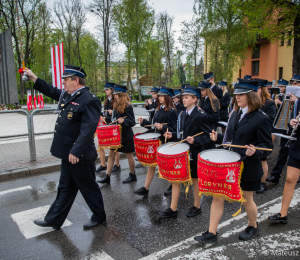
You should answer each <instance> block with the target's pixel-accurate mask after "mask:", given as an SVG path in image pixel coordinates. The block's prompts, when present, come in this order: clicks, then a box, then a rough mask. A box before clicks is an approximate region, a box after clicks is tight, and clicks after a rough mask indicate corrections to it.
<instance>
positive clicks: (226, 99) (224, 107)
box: [219, 81, 230, 134]
mask: <svg viewBox="0 0 300 260" xmlns="http://www.w3.org/2000/svg"><path fill="white" fill-rule="evenodd" d="M219 88H221V89H222V91H223V96H222V98H221V100H220V120H221V121H223V122H228V117H229V116H228V106H229V104H230V95H229V93H228V92H227V82H226V81H220V82H219ZM221 128H222V133H223V134H224V133H225V128H226V127H225V126H223V125H221Z"/></svg>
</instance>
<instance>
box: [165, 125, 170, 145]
mask: <svg viewBox="0 0 300 260" xmlns="http://www.w3.org/2000/svg"><path fill="white" fill-rule="evenodd" d="M168 131H169V128H167V132H166V133H168ZM166 142H167V135H166V136H165V143H166Z"/></svg>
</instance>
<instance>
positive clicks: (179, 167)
mask: <svg viewBox="0 0 300 260" xmlns="http://www.w3.org/2000/svg"><path fill="white" fill-rule="evenodd" d="M180 159H181V158H179V160H178V162H177V159H175V163H174V168H175V169H181V168H182V164H181V163H180Z"/></svg>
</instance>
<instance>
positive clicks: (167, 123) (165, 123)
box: [144, 123, 168, 127]
mask: <svg viewBox="0 0 300 260" xmlns="http://www.w3.org/2000/svg"><path fill="white" fill-rule="evenodd" d="M167 124H168V123H162V124H161V125H167ZM146 126H155V125H144V127H146Z"/></svg>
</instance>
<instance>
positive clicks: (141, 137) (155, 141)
mask: <svg viewBox="0 0 300 260" xmlns="http://www.w3.org/2000/svg"><path fill="white" fill-rule="evenodd" d="M159 137H160V134H159V133H145V134H136V135H135V136H134V137H133V139H134V146H135V153H136V157H137V159H138V160H139V162H140V163H141V165H143V166H149V167H156V166H157V148H158V147H159V146H160V144H161V142H160V140H159Z"/></svg>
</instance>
